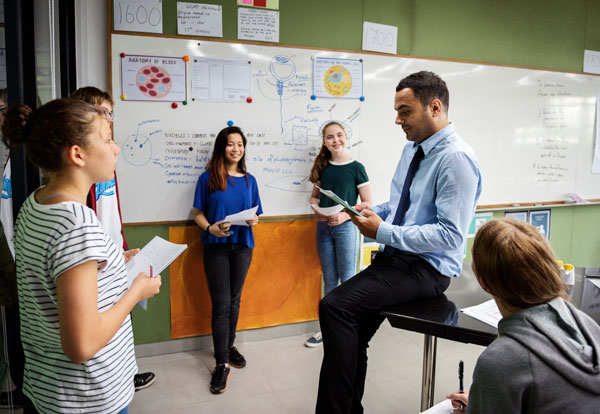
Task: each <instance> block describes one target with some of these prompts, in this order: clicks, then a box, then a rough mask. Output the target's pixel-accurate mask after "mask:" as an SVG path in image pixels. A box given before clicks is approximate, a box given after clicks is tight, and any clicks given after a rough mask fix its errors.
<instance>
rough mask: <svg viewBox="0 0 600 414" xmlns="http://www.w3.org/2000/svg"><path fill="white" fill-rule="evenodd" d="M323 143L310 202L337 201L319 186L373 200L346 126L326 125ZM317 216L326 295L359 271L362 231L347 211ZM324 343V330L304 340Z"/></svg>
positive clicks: (348, 196)
mask: <svg viewBox="0 0 600 414" xmlns="http://www.w3.org/2000/svg"><path fill="white" fill-rule="evenodd" d="M322 135H323V144H322V145H321V150H320V151H319V154H318V155H317V157H316V158H315V162H314V164H313V167H312V169H311V171H310V181H311V182H312V183H313V184H314V187H313V191H312V194H311V197H310V204H311V205H313V206H318V207H333V206H335V205H336V204H335V203H334V202H333V201H331V200H330V199H329V198H327V197H325V196H321V193H320V192H319V189H318V188H317V186H319V187H321V188H323V189H325V190H331V191H333V192H334V193H336V194H337V195H338V196H340V197H341V198H342V199H344V200H345V201H347V202H348V203H350V205H354V204H356V203H357V202H358V197H359V196H360V200H361V202H362V203H364V204H365V205H369V206H370V205H371V204H372V198H371V185H370V183H369V177H368V176H367V172H366V170H365V167H364V166H363V165H362V164H361V163H359V162H358V161H355V160H353V159H352V157H351V156H350V154H348V151H347V146H348V135H347V134H346V130H345V129H344V126H343V125H342V124H341V123H339V122H336V121H332V122H329V123H328V124H326V125H325V126H324V127H323V131H322ZM313 209H314V210H315V216H316V217H317V251H318V253H319V261H320V262H321V269H322V271H323V284H324V291H325V295H327V294H328V293H329V292H331V291H332V290H333V289H335V288H336V287H337V286H338V285H340V284H341V283H344V282H346V281H347V280H348V279H350V278H351V277H352V276H354V274H355V273H356V264H357V260H358V246H359V237H360V236H359V233H358V229H357V228H356V226H355V225H354V224H353V223H352V221H350V216H349V215H348V213H346V212H345V211H339V212H337V213H335V214H331V215H323V214H321V213H320V212H319V211H318V210H317V209H315V208H314V207H313ZM322 343H323V336H322V335H321V332H317V333H315V334H314V335H312V336H311V337H310V338H308V340H307V341H306V342H305V343H304V344H305V345H306V346H307V347H310V348H314V347H317V346H319V345H321V344H322Z"/></svg>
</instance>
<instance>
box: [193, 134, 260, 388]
mask: <svg viewBox="0 0 600 414" xmlns="http://www.w3.org/2000/svg"><path fill="white" fill-rule="evenodd" d="M245 149H246V137H245V136H244V134H243V133H242V130H241V129H240V128H238V127H236V126H232V127H227V128H225V129H223V130H221V132H219V134H218V135H217V139H216V140H215V147H214V149H213V153H212V156H211V158H210V160H209V161H208V165H207V166H206V170H207V171H206V172H204V173H203V174H202V175H200V178H199V179H198V184H197V185H196V194H195V196H194V213H195V215H194V220H195V221H196V223H197V224H198V226H200V228H201V229H202V230H203V231H202V236H201V239H202V243H203V244H204V251H203V253H204V272H205V273H206V280H207V282H208V289H209V291H210V298H211V301H212V333H213V345H214V348H215V359H216V367H215V369H214V370H213V373H212V379H211V382H210V391H211V392H212V393H214V394H219V393H222V392H223V391H225V389H226V388H227V379H228V378H229V373H230V369H229V365H230V364H231V365H232V366H234V367H236V368H243V367H244V366H246V360H245V359H244V357H243V356H242V355H241V354H240V353H239V352H238V350H237V349H236V347H234V346H233V343H234V341H235V330H236V327H237V321H238V315H239V313H240V297H241V296H242V288H243V287H244V280H245V279H246V274H247V273H248V268H249V267H250V261H251V260H252V249H253V248H254V235H253V234H252V227H249V226H254V225H256V224H257V223H258V214H262V206H261V203H260V197H259V195H258V185H257V183H256V179H255V178H254V177H253V176H252V175H250V174H248V172H247V171H246V157H245ZM255 206H258V210H257V211H256V214H257V215H255V216H254V217H253V218H252V219H251V220H248V221H246V223H247V224H248V226H229V223H226V222H224V219H225V217H226V216H227V215H230V214H235V213H239V212H240V211H243V210H247V209H249V208H252V207H255Z"/></svg>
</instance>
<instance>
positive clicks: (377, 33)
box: [362, 22, 398, 55]
mask: <svg viewBox="0 0 600 414" xmlns="http://www.w3.org/2000/svg"><path fill="white" fill-rule="evenodd" d="M397 41H398V26H389V25H387V24H378V23H371V22H363V42H362V48H363V50H372V51H373V52H383V53H391V54H394V55H395V54H396V53H397V52H398V46H397Z"/></svg>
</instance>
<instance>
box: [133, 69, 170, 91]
mask: <svg viewBox="0 0 600 414" xmlns="http://www.w3.org/2000/svg"><path fill="white" fill-rule="evenodd" d="M135 82H136V85H137V87H138V89H139V90H140V91H142V93H143V94H144V95H146V96H148V97H150V98H164V97H165V96H167V95H168V94H169V92H170V91H171V87H172V86H173V82H172V80H171V76H170V75H169V72H167V71H166V70H165V69H164V68H162V67H160V66H156V65H146V66H144V67H142V68H140V70H138V73H137V75H136V76H135Z"/></svg>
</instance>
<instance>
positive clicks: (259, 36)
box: [238, 7, 279, 43]
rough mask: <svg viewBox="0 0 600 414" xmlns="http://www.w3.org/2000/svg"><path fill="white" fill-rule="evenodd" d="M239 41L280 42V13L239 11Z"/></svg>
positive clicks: (240, 9) (255, 10) (250, 10)
mask: <svg viewBox="0 0 600 414" xmlns="http://www.w3.org/2000/svg"><path fill="white" fill-rule="evenodd" d="M238 39H244V40H259V41H263V42H276V43H278V42H279V12H278V11H270V10H261V9H246V8H244V7H240V8H239V9H238Z"/></svg>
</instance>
